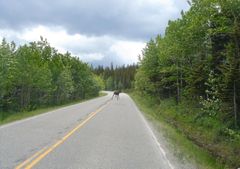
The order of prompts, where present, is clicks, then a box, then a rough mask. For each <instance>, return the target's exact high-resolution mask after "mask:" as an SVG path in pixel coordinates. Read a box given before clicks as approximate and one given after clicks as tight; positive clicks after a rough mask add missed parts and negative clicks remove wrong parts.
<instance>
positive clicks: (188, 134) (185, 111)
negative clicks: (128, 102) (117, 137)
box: [130, 92, 239, 169]
mask: <svg viewBox="0 0 240 169" xmlns="http://www.w3.org/2000/svg"><path fill="white" fill-rule="evenodd" d="M130 96H131V97H132V98H133V100H134V101H135V102H136V104H137V105H138V107H139V108H140V110H141V111H142V112H144V113H145V116H146V117H147V118H148V119H150V120H153V121H155V122H156V123H157V130H158V131H161V132H162V133H163V135H164V136H165V137H166V139H167V140H169V142H170V143H171V147H170V148H171V149H172V151H174V154H175V155H176V156H177V157H178V158H185V159H187V160H188V161H190V163H192V164H194V165H195V166H196V168H198V169H229V168H236V166H234V165H232V166H231V162H229V164H230V165H226V164H224V163H228V161H224V160H223V159H220V158H218V156H216V154H217V153H218V152H216V154H215V153H213V152H211V150H209V149H208V146H209V147H210V145H211V147H214V148H215V149H212V150H213V151H217V150H219V148H222V150H221V153H222V154H224V153H226V154H228V155H229V154H230V153H231V152H230V151H231V150H232V149H234V147H233V146H232V144H229V143H228V141H224V142H220V143H219V144H218V143H216V144H215V145H212V144H213V143H214V142H216V140H214V137H215V136H216V135H215V134H216V131H214V130H215V129H216V128H217V127H219V126H218V125H219V124H218V123H217V122H215V121H214V120H209V122H206V121H205V123H207V124H206V125H205V126H204V125H202V124H201V125H199V124H196V122H195V121H194V116H195V114H194V113H192V112H193V111H199V110H198V109H196V108H195V109H194V108H193V107H191V104H182V105H178V106H176V104H175V102H174V101H173V100H165V101H162V102H161V104H160V105H159V104H157V103H156V101H155V100H154V99H153V98H151V97H142V96H139V95H138V94H137V93H135V92H132V93H130ZM189 114H192V115H189ZM208 125H209V126H208ZM206 126H207V127H206ZM199 140H200V141H199ZM208 143H209V144H208ZM205 144H206V145H205ZM224 144H225V145H224ZM218 146H219V147H218ZM237 146H239V144H237ZM224 151H226V152H224ZM223 156H224V155H223ZM232 158H234V157H232ZM237 158H239V156H238V157H235V159H232V161H234V162H235V163H236V162H237V161H238V159H237ZM225 160H228V159H225ZM235 165H236V164H235ZM229 166H231V167H229ZM233 166H234V167H233Z"/></svg>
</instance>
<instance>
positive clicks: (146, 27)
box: [0, 0, 187, 40]
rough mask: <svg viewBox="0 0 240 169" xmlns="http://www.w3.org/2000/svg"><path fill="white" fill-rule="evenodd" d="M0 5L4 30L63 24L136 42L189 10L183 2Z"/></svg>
mask: <svg viewBox="0 0 240 169" xmlns="http://www.w3.org/2000/svg"><path fill="white" fill-rule="evenodd" d="M157 1H158V2H157ZM164 1H165V2H164ZM0 6H1V10H0V24H1V27H10V28H12V29H16V30H17V29H21V28H25V27H26V26H33V25H36V24H41V25H48V26H52V25H61V26H63V27H65V28H66V30H67V31H68V32H69V33H70V34H74V33H79V32H80V33H81V34H85V35H88V36H103V35H109V36H115V37H118V38H123V39H135V40H148V39H149V38H150V37H153V36H155V35H156V34H158V33H163V32H164V29H165V27H166V24H167V22H168V20H169V19H174V18H177V17H179V12H180V10H181V9H187V3H186V1H182V0H181V1H179V0H172V1H171V0H169V1H166V0H155V1H153V0H146V1H143V0H132V1H129V0H104V1H103V0H88V1H85V0H66V1H63V0H51V1H49V0H38V1H33V0H21V1H19V0H7V1H5V0H0Z"/></svg>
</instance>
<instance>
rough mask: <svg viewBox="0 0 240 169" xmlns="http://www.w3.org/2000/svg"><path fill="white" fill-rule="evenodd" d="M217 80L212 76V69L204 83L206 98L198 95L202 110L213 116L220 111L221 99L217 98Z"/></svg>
mask: <svg viewBox="0 0 240 169" xmlns="http://www.w3.org/2000/svg"><path fill="white" fill-rule="evenodd" d="M218 82H219V80H218V79H217V78H216V77H214V73H213V71H211V72H210V74H209V77H208V80H207V82H206V83H205V85H206V86H207V89H206V91H205V92H206V94H207V98H206V99H203V97H200V104H201V105H202V109H201V110H202V112H203V113H205V114H207V115H208V116H212V117H215V116H216V115H217V114H219V112H220V111H221V100H220V99H219V86H218Z"/></svg>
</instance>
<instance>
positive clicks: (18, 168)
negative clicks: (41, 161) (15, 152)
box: [15, 147, 47, 169]
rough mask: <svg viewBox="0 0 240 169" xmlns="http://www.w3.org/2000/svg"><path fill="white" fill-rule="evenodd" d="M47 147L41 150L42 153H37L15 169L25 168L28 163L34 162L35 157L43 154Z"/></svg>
mask: <svg viewBox="0 0 240 169" xmlns="http://www.w3.org/2000/svg"><path fill="white" fill-rule="evenodd" d="M46 148H47V147H44V148H43V149H41V150H40V151H38V152H36V153H35V154H33V155H32V156H31V157H29V158H28V159H27V160H25V161H24V162H22V163H21V164H19V165H18V166H17V167H15V169H20V168H21V167H23V166H24V165H26V164H27V163H29V162H30V161H32V159H34V158H35V157H37V156H38V155H39V154H40V153H42V152H43V151H44V150H45V149H46Z"/></svg>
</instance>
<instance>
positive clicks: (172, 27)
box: [135, 0, 240, 128]
mask: <svg viewBox="0 0 240 169" xmlns="http://www.w3.org/2000/svg"><path fill="white" fill-rule="evenodd" d="M188 3H189V5H190V6H191V8H190V10H189V11H187V12H182V13H181V18H179V19H177V20H174V21H169V23H168V26H167V28H166V31H165V36H160V35H159V36H157V37H156V38H154V39H151V40H150V41H149V42H148V43H147V45H146V47H145V49H144V50H143V57H142V58H141V60H140V64H139V69H138V70H137V74H136V77H135V79H136V82H135V88H136V90H137V91H139V92H140V93H141V94H143V95H144V94H147V95H150V96H154V97H155V98H157V99H158V101H159V102H161V100H162V99H165V98H170V97H174V98H175V99H176V103H180V102H182V100H183V99H187V100H194V101H196V103H197V105H198V107H199V106H200V107H201V108H202V114H201V116H207V117H211V118H216V119H220V120H221V121H222V123H224V124H226V125H228V126H230V127H235V128H238V127H239V126H240V1H239V0H192V1H191V2H190V1H189V2H188Z"/></svg>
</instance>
